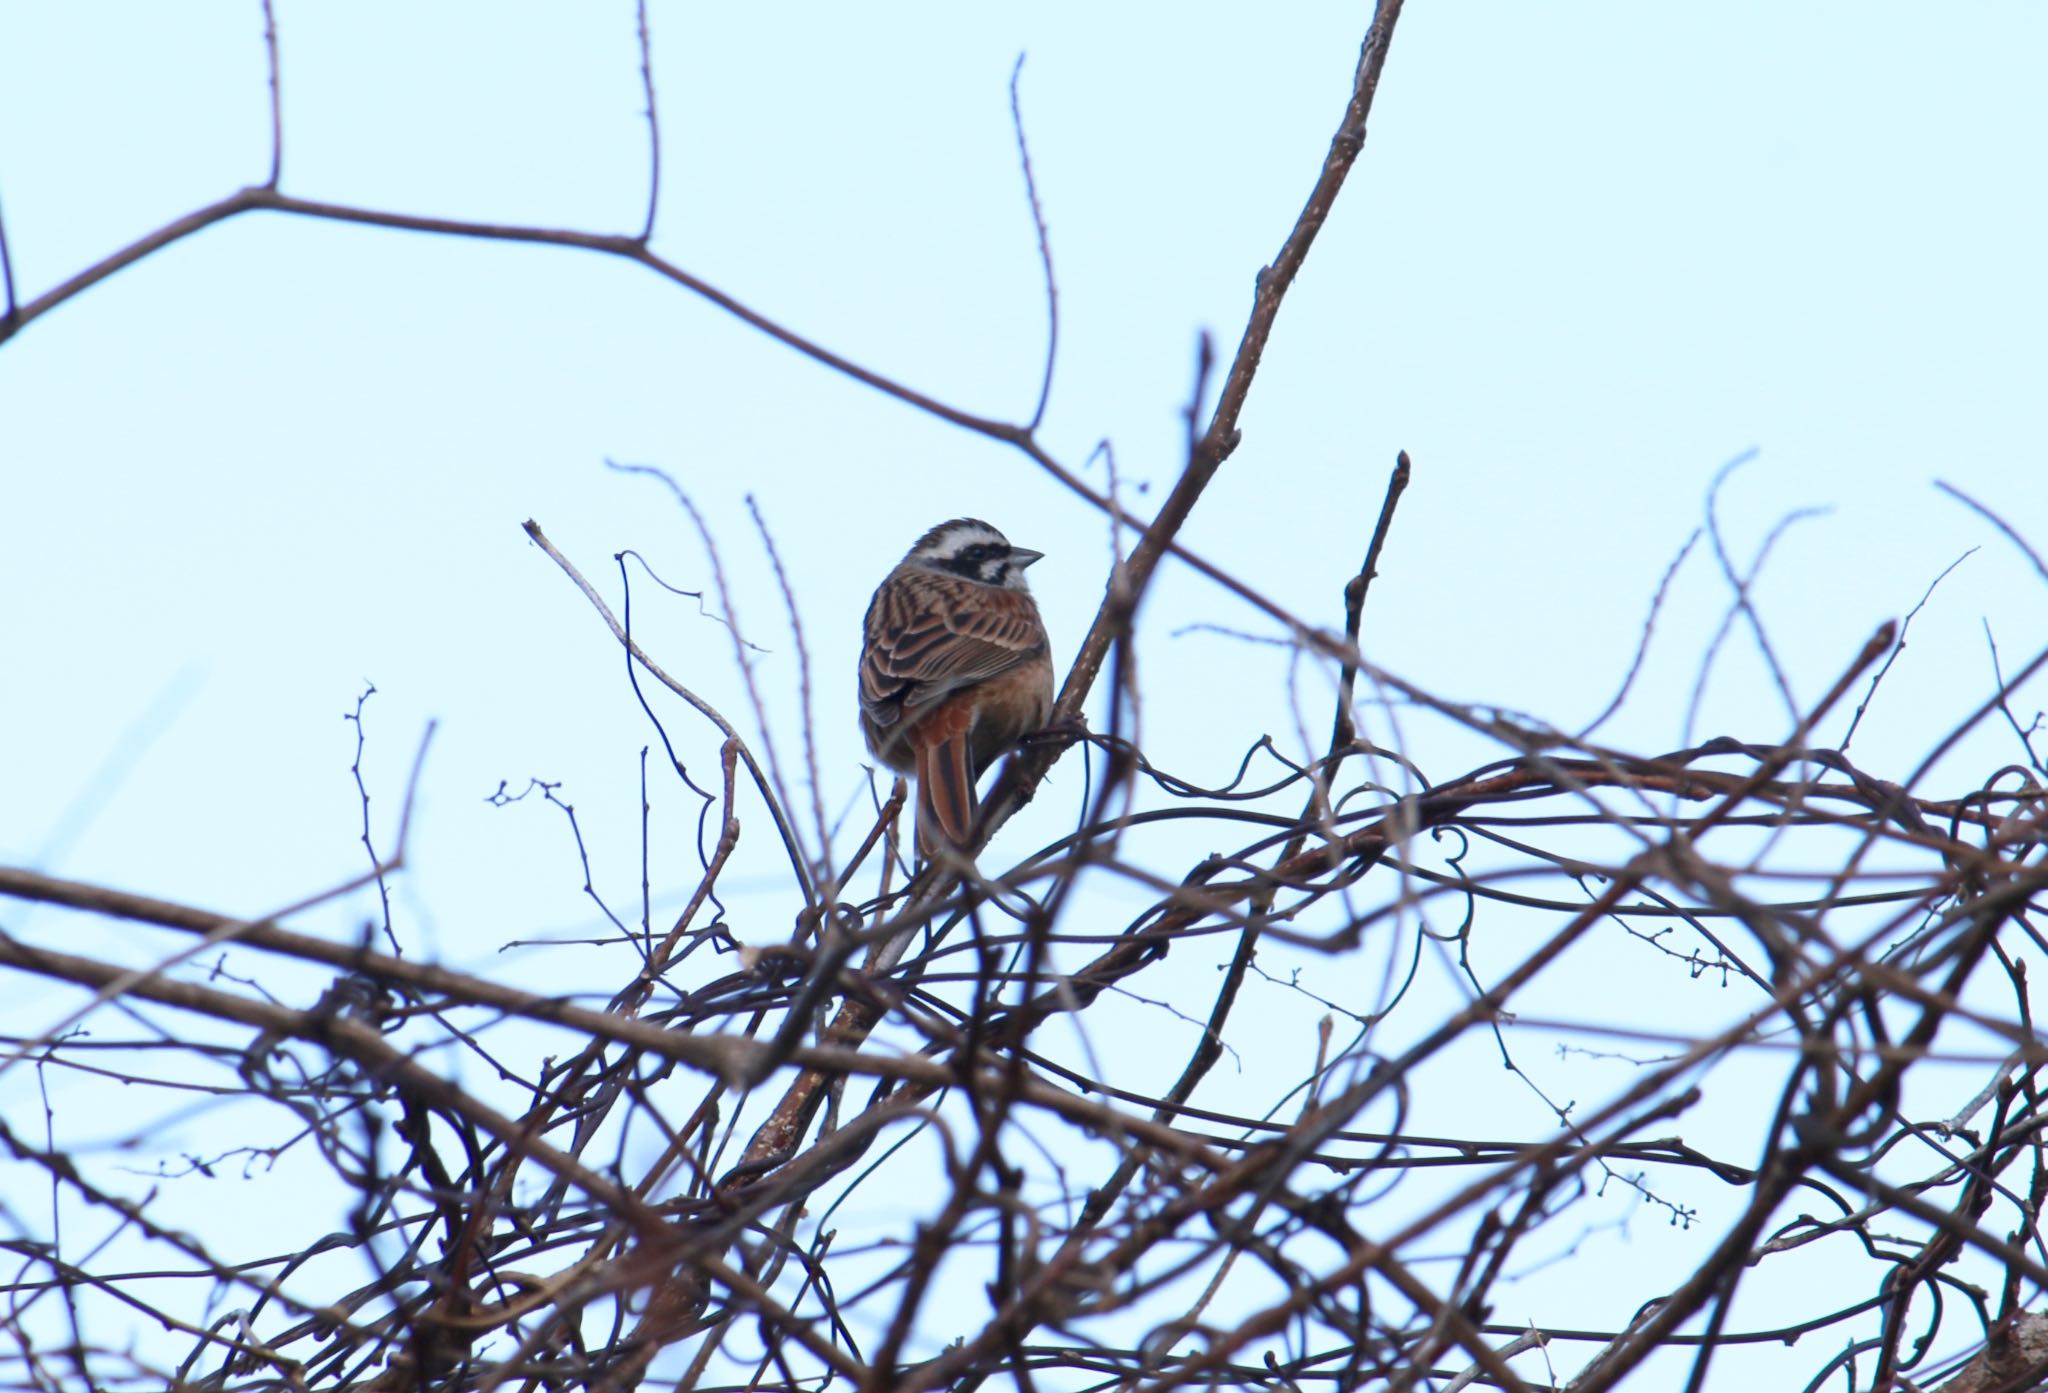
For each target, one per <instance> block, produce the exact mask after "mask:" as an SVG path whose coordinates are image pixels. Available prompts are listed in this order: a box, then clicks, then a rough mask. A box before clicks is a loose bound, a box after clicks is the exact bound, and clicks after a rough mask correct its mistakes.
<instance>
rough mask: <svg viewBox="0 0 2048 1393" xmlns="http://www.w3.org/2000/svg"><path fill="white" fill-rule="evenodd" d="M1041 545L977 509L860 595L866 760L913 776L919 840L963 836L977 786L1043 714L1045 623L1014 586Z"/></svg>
mask: <svg viewBox="0 0 2048 1393" xmlns="http://www.w3.org/2000/svg"><path fill="white" fill-rule="evenodd" d="M1043 554H1044V553H1042V552H1036V551H1029V550H1026V549H1025V548H1023V547H1013V546H1011V545H1010V543H1009V539H1008V538H1006V537H1004V536H1003V534H1002V533H1000V532H998V531H996V530H995V529H994V528H993V527H990V526H989V525H988V524H987V523H985V522H982V521H980V520H978V519H975V518H955V519H954V520H953V521H951V522H942V523H940V524H939V525H938V526H937V527H934V528H933V529H932V530H931V531H929V532H927V533H925V534H924V536H922V537H920V538H918V539H917V545H916V546H914V547H912V548H911V549H910V551H909V552H908V553H907V554H906V555H905V556H904V558H903V560H902V561H901V562H899V563H897V566H896V569H895V570H893V571H891V572H889V574H888V577H887V578H886V579H884V580H883V582H882V583H881V585H879V586H877V587H876V589H875V598H874V599H873V600H871V601H869V603H868V617H867V622H866V643H865V644H864V645H863V647H862V649H861V655H860V725H861V733H862V734H864V735H866V736H867V740H868V748H869V749H870V750H872V751H873V752H874V755H875V758H877V759H879V760H881V761H882V763H884V764H886V765H888V766H889V767H890V768H891V769H894V770H896V771H898V772H899V773H904V774H912V773H914V774H915V775H916V776H917V806H918V818H917V827H918V845H919V846H920V847H922V848H923V849H924V850H925V851H926V852H927V853H929V852H930V850H931V849H932V847H933V845H934V841H933V839H934V838H935V837H943V838H944V839H945V840H946V841H948V842H951V843H952V844H953V845H955V846H964V845H966V843H967V839H968V837H969V836H970V835H971V834H972V833H973V831H974V815H975V810H976V808H977V806H978V804H977V800H976V795H975V784H976V782H977V781H978V780H979V779H980V778H981V775H982V773H983V772H984V771H985V770H986V769H987V768H988V766H989V765H990V764H992V763H994V762H995V759H996V757H997V756H998V755H1000V754H1002V753H1003V751H1005V750H1007V749H1008V748H1009V747H1010V746H1011V745H1013V744H1015V743H1016V742H1017V741H1018V740H1019V739H1021V738H1022V737H1024V736H1026V735H1029V734H1030V733H1031V732H1032V731H1035V730H1038V729H1039V728H1040V727H1042V726H1044V724H1045V722H1046V719H1047V717H1049V716H1050V715H1051V714H1052V654H1051V652H1050V651H1049V645H1048V641H1047V639H1046V634H1045V621H1044V620H1042V619H1040V618H1039V617H1038V606H1037V605H1036V604H1034V603H1033V602H1032V599H1031V591H1030V590H1029V589H1028V588H1027V587H1026V586H1025V584H1024V569H1025V568H1026V567H1027V566H1029V565H1030V564H1031V563H1032V562H1034V561H1036V560H1038V559H1039V558H1040V557H1041V556H1042V555H1043Z"/></svg>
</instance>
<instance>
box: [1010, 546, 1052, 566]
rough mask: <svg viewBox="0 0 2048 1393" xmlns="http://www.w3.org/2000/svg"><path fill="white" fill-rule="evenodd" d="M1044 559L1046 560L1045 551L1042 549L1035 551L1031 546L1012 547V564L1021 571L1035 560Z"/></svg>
mask: <svg viewBox="0 0 2048 1393" xmlns="http://www.w3.org/2000/svg"><path fill="white" fill-rule="evenodd" d="M1043 560H1045V553H1044V552H1042V551H1033V550H1032V549H1031V548H1030V547H1011V548H1010V564H1011V565H1013V566H1015V567H1016V568H1017V569H1018V570H1020V571H1021V570H1023V569H1024V568H1025V567H1026V566H1029V565H1030V564H1031V563H1032V562H1034V561H1043Z"/></svg>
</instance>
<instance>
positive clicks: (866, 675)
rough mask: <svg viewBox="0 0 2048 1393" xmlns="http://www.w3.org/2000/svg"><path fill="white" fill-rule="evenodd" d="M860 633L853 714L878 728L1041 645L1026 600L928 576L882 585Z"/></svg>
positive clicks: (896, 578) (906, 576)
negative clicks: (863, 642) (863, 637)
mask: <svg viewBox="0 0 2048 1393" xmlns="http://www.w3.org/2000/svg"><path fill="white" fill-rule="evenodd" d="M866 627H867V646H866V649H865V651H864V652H863V653H862V654H861V663H860V704H861V710H862V711H863V712H864V713H865V714H866V715H867V717H868V719H869V720H871V721H873V722H874V723H875V724H876V725H877V726H879V727H883V728H887V727H889V726H892V725H894V724H895V723H896V722H897V721H898V720H899V719H901V718H902V717H903V716H904V715H905V714H906V713H908V714H910V715H912V716H914V715H916V714H917V713H918V712H919V711H922V710H924V709H926V708H928V707H931V706H934V705H936V704H937V703H939V702H941V701H944V700H945V699H946V697H947V696H948V695H950V694H951V693H953V692H956V691H959V690H960V689H961V688H963V687H971V686H973V685H975V684H976V683H978V682H986V681H988V680H989V679H990V678H991V677H995V676H998V675H1000V674H1001V673H1005V672H1008V671H1009V670H1010V669H1011V668H1013V667H1015V666H1017V665H1018V664H1019V663H1022V662H1027V661H1029V660H1030V659H1031V658H1033V657H1036V656H1037V655H1038V653H1039V652H1040V651H1041V650H1042V649H1043V648H1044V646H1045V639H1044V632H1045V631H1044V629H1043V627H1042V626H1041V625H1040V623H1039V620H1038V611H1037V607H1036V606H1035V605H1033V604H1032V602H1031V597H1030V596H1029V595H1026V594H1023V593H1022V592H1019V591H1015V590H999V589H995V588H993V587H991V586H986V585H976V584H974V583H973V582H972V581H967V580H959V579H955V578H954V577H951V576H943V575H938V574H935V573H933V572H930V571H915V572H904V573H899V574H897V575H893V576H891V577H890V578H889V579H888V580H887V581H884V582H883V584H882V588H881V589H879V590H877V591H876V592H875V598H874V602H873V603H872V604H870V605H869V606H868V615H867V626H866Z"/></svg>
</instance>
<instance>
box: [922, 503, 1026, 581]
mask: <svg viewBox="0 0 2048 1393" xmlns="http://www.w3.org/2000/svg"><path fill="white" fill-rule="evenodd" d="M1044 554H1045V553H1043V552H1037V551H1031V550H1029V549H1028V548H1025V547H1013V546H1011V545H1010V542H1009V539H1008V538H1006V537H1004V536H1003V534H1002V533H1000V532H998V531H996V530H995V529H994V528H993V527H990V526H989V525H988V524H987V523H985V522H983V521H981V520H980V519H979V518H955V519H953V521H951V522H942V523H940V524H939V525H938V526H937V527H934V528H933V529H932V530H931V531H929V532H927V533H925V534H924V536H922V537H920V538H918V542H917V545H916V546H914V547H912V548H911V549H910V555H909V556H908V557H907V558H906V559H907V560H909V561H912V562H914V563H916V564H917V565H920V566H926V567H929V568H930V569H932V570H934V571H945V572H947V573H949V574H951V575H956V576H965V577H966V578H967V579H969V580H972V581H978V582H980V583H981V584H983V585H998V586H1001V587H1003V588H1004V589H1007V590H1025V589H1028V588H1029V587H1027V586H1026V585H1025V583H1024V568H1025V567H1027V566H1029V565H1030V564H1031V563H1032V562H1034V561H1036V560H1038V559H1039V558H1040V557H1041V556H1043V555H1044Z"/></svg>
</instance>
